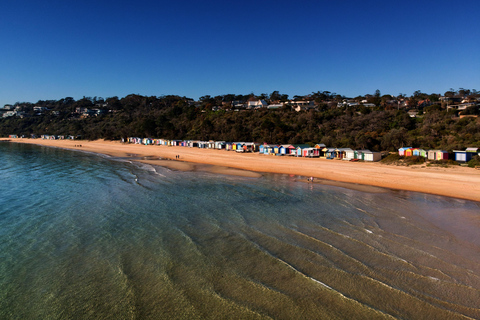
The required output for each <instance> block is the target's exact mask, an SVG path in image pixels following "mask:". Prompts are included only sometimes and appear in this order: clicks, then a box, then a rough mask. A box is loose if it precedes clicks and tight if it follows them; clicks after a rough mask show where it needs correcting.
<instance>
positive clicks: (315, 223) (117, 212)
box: [0, 143, 480, 319]
mask: <svg viewBox="0 0 480 320" xmlns="http://www.w3.org/2000/svg"><path fill="white" fill-rule="evenodd" d="M297 179H298V177H292V176H287V175H265V176H264V177H262V178H259V179H255V178H242V177H233V176H223V175H215V174H210V173H202V172H178V171H171V170H168V169H166V168H161V167H152V166H150V165H146V164H140V163H131V162H128V161H125V160H120V159H112V158H108V157H102V156H97V155H92V154H87V153H80V152H71V151H66V150H61V149H54V148H46V147H39V146H30V145H21V144H10V143H0V181H1V184H0V194H1V197H0V318H1V319H21V318H26V319H46V318H48V319H70V318H102V319H103V318H104V319H148V318H150V319H257V318H258V319H271V318H273V319H388V318H399V319H469V318H473V319H478V318H480V309H479V301H480V232H478V230H479V227H480V210H479V209H480V205H479V203H476V202H470V201H464V200H457V199H452V198H445V197H438V196H432V195H425V194H419V193H411V192H403V191H391V192H386V193H366V192H360V191H355V190H350V189H344V188H338V187H332V186H326V185H320V184H319V185H316V184H315V185H312V184H307V183H302V182H297V181H296V180H297Z"/></svg>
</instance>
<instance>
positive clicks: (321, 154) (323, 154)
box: [320, 147, 328, 158]
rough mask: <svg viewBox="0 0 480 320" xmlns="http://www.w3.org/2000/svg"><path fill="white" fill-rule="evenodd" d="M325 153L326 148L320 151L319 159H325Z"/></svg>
mask: <svg viewBox="0 0 480 320" xmlns="http://www.w3.org/2000/svg"><path fill="white" fill-rule="evenodd" d="M327 151H328V148H327V147H325V148H322V149H320V158H326V157H327Z"/></svg>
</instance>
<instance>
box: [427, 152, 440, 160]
mask: <svg viewBox="0 0 480 320" xmlns="http://www.w3.org/2000/svg"><path fill="white" fill-rule="evenodd" d="M437 151H438V150H428V151H427V159H428V160H431V161H435V160H437Z"/></svg>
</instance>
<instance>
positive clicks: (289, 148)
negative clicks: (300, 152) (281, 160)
mask: <svg viewBox="0 0 480 320" xmlns="http://www.w3.org/2000/svg"><path fill="white" fill-rule="evenodd" d="M279 151H280V154H283V155H288V156H289V155H293V154H295V153H296V152H295V151H296V148H295V146H294V145H291V144H283V145H281V146H280V148H279Z"/></svg>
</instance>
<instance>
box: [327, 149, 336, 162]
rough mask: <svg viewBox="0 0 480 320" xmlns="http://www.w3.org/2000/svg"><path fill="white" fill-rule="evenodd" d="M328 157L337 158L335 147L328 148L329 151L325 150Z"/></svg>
mask: <svg viewBox="0 0 480 320" xmlns="http://www.w3.org/2000/svg"><path fill="white" fill-rule="evenodd" d="M325 154H326V157H327V159H330V160H331V159H335V149H334V148H328V149H327V151H326V152H325Z"/></svg>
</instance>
